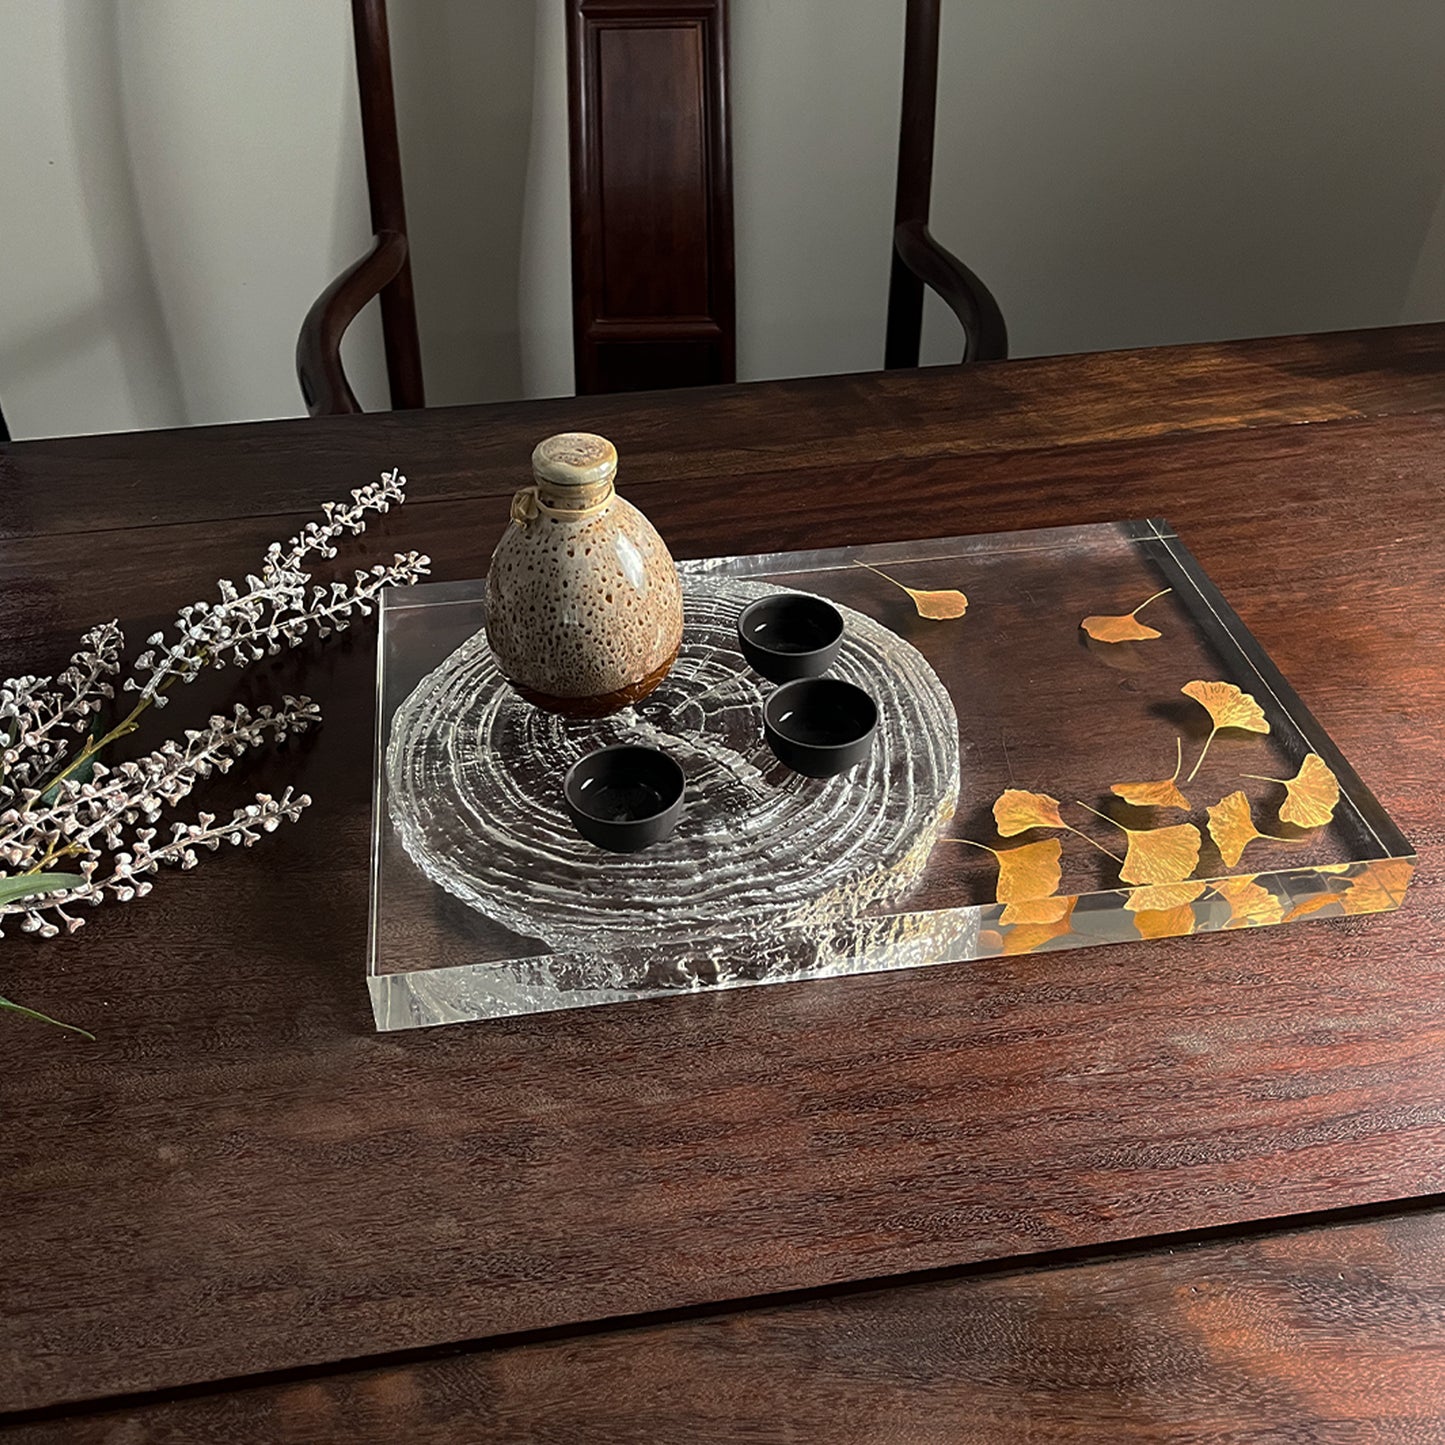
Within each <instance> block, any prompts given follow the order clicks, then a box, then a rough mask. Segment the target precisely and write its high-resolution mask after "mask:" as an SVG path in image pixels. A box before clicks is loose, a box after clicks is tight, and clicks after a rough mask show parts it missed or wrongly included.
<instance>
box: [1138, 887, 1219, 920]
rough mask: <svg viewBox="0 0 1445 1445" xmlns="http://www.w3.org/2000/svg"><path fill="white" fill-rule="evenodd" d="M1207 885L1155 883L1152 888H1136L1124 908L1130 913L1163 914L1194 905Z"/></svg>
mask: <svg viewBox="0 0 1445 1445" xmlns="http://www.w3.org/2000/svg"><path fill="white" fill-rule="evenodd" d="M1208 887H1209V884H1207V883H1201V882H1193V883H1155V884H1153V885H1152V886H1151V887H1146V888H1135V889H1134V890H1133V891H1132V892H1131V893H1130V894H1129V896H1128V898H1126V899H1125V900H1124V907H1125V908H1127V909H1128V910H1129V912H1130V913H1161V912H1167V911H1168V910H1169V909H1172V908H1182V907H1183V906H1184V905H1185V904H1186V903H1193V902H1194V900H1195V899H1196V898H1198V897H1199V895H1200V894H1201V893H1203V892H1204V890H1205V889H1206V888H1208Z"/></svg>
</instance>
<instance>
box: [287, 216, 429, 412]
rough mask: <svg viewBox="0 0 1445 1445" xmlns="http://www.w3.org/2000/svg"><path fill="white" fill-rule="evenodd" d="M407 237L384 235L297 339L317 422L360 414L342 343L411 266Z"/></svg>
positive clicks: (314, 310) (302, 377) (316, 306)
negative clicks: (373, 303)
mask: <svg viewBox="0 0 1445 1445" xmlns="http://www.w3.org/2000/svg"><path fill="white" fill-rule="evenodd" d="M406 254H407V248H406V237H405V236H404V235H402V234H401V232H399V231H382V232H380V233H379V234H378V235H377V237H376V243H375V244H374V245H373V246H372V248H371V250H370V251H368V252H367V253H366V255H365V256H363V257H362V258H361V260H359V261H358V262H357V263H356V264H355V265H354V266H349V267H348V268H347V269H346V270H345V271H343V272H342V273H341V275H339V276H338V277H337V278H336V280H334V281H333V282H332V283H331V285H329V286H328V287H327V288H326V289H325V290H324V291H323V292H322V293H321V295H319V296H318V297H317V298H316V300H315V301H314V302H313V303H312V306H311V310H310V311H308V312H307V313H306V320H305V321H303V322H302V323H301V334H300V336H298V337H297V339H296V379H297V380H298V381H299V382H300V383H301V395H302V397H304V398H305V401H306V410H307V411H308V412H309V413H310V414H311V415H312V416H345V415H348V414H350V413H352V412H358V411H360V410H361V404H360V403H359V402H358V401H357V400H356V394H355V393H354V392H353V391H352V389H351V384H350V383H349V382H348V381H347V379H346V372H345V371H344V370H343V369H342V365H341V338H342V337H343V336H344V335H345V334H346V328H347V327H348V326H350V325H351V323H352V322H353V321H354V320H355V319H356V316H357V313H358V312H360V311H361V309H362V308H363V307H364V306H366V305H367V303H368V302H370V301H373V300H375V299H376V297H377V296H378V295H380V293H381V291H382V290H383V289H384V288H385V287H386V286H387V285H389V284H390V283H391V282H392V281H394V280H395V279H396V277H397V275H398V274H399V273H400V271H401V268H402V267H403V266H405V265H406Z"/></svg>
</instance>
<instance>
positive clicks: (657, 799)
mask: <svg viewBox="0 0 1445 1445" xmlns="http://www.w3.org/2000/svg"><path fill="white" fill-rule="evenodd" d="M685 785H686V779H685V778H684V777H683V772H682V768H681V767H680V766H679V765H678V764H677V762H676V761H675V760H674V759H672V758H670V757H668V755H667V754H666V753H661V752H658V751H657V749H656V748H640V747H634V746H631V745H628V744H621V745H619V746H617V747H611V748H599V749H598V750H597V751H596V752H595V753H588V754H587V756H586V757H584V758H579V759H578V760H577V761H576V762H575V763H573V764H572V766H571V767H570V768H569V769H568V770H567V776H566V778H565V779H564V781H563V783H562V797H563V799H564V801H565V802H566V805H567V813H568V816H569V817H570V818H571V819H572V822H573V825H574V826H575V827H576V829H577V831H578V832H579V833H580V834H581V835H582V836H583V837H584V838H586V839H587V841H588V842H589V843H595V844H596V845H597V846H598V847H599V848H606V849H607V850H608V851H609V852H611V853H636V852H637V851H638V849H640V848H646V847H647V846H648V845H649V844H651V843H660V842H661V841H662V840H663V839H664V838H666V837H668V836H670V834H671V833H672V830H673V829H674V828H676V827H677V820H678V819H679V818H681V817H682V794H683V789H684V787H685Z"/></svg>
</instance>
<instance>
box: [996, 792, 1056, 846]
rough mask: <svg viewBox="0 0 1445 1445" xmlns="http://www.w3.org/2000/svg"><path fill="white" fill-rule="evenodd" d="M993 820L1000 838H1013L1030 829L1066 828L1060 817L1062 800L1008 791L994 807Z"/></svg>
mask: <svg viewBox="0 0 1445 1445" xmlns="http://www.w3.org/2000/svg"><path fill="white" fill-rule="evenodd" d="M993 821H994V825H995V826H996V827H997V828H998V835H999V837H1000V838H1012V837H1014V836H1015V835H1017V834H1019V833H1026V832H1028V830H1029V829H1030V828H1067V827H1068V824H1067V823H1065V822H1064V820H1063V819H1062V818H1061V817H1060V816H1059V800H1058V799H1057V798H1051V797H1049V795H1048V794H1047V793H1029V792H1025V791H1024V790H1023V789H1022V788H1008V789H1006V790H1005V791H1004V792H1002V793H1000V794H999V796H998V801H997V802H996V803H995V804H994V805H993Z"/></svg>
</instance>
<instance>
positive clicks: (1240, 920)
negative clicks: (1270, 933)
mask: <svg viewBox="0 0 1445 1445" xmlns="http://www.w3.org/2000/svg"><path fill="white" fill-rule="evenodd" d="M1214 891H1215V892H1216V893H1217V894H1219V896H1220V897H1221V898H1223V899H1224V901H1225V902H1226V903H1228V904H1229V921H1228V922H1227V923H1226V924H1225V925H1224V926H1225V927H1226V928H1248V927H1255V926H1263V925H1265V924H1270V923H1278V922H1280V920H1281V918H1282V917H1283V915H1284V905H1283V904H1282V903H1281V902H1280V901H1279V899H1278V898H1276V897H1275V896H1274V894H1273V893H1271V892H1270V891H1269V889H1268V888H1266V887H1265V886H1264V885H1263V884H1262V883H1260V882H1259V881H1258V880H1257V879H1256V878H1255V877H1253V876H1252V875H1250V874H1247V873H1246V874H1241V875H1240V876H1239V877H1238V878H1221V879H1219V880H1218V881H1217V882H1216V883H1215V884H1214Z"/></svg>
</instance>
